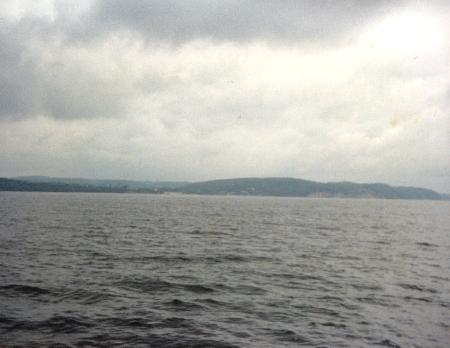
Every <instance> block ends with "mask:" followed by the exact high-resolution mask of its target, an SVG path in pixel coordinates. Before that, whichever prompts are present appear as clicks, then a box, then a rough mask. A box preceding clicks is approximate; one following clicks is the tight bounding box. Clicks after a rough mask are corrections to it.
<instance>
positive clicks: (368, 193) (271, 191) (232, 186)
mask: <svg viewBox="0 0 450 348" xmlns="http://www.w3.org/2000/svg"><path fill="white" fill-rule="evenodd" d="M178 191H180V192H183V193H196V194H213V195H231V194H233V195H254V196H283V197H357V198H364V197H366V198H388V199H434V200H438V199H442V198H443V197H441V195H440V194H439V193H437V192H435V191H433V190H429V189H423V188H416V187H394V186H389V185H386V184H357V183H352V182H335V183H320V182H315V181H309V180H302V179H293V178H242V179H226V180H213V181H205V182H198V183H193V184H189V185H186V186H184V187H181V188H179V189H178Z"/></svg>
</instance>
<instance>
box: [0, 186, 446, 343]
mask: <svg viewBox="0 0 450 348" xmlns="http://www.w3.org/2000/svg"><path fill="white" fill-rule="evenodd" d="M0 347H2V348H5V347H171V348H174V347H179V348H182V347H196V348H198V347H218V348H225V347H230V348H231V347H258V348H264V347H395V348H397V347H420V348H423V347H433V348H439V347H442V348H444V347H445V348H447V347H450V202H448V201H406V200H381V199H329V198H328V199H327V198H277V197H249V196H197V195H181V194H179V195H178V194H172V195H171V194H154V195H152V194H113V193H104V194H102V193H92V194H91V193H31V192H0Z"/></svg>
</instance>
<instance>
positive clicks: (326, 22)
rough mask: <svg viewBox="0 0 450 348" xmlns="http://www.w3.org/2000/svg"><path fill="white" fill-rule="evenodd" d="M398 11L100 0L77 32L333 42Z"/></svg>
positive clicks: (325, 1) (310, 2)
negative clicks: (376, 19) (128, 32)
mask: <svg viewBox="0 0 450 348" xmlns="http://www.w3.org/2000/svg"><path fill="white" fill-rule="evenodd" d="M399 5H401V2H396V4H395V6H399ZM392 7H394V5H393V3H392V2H391V1H386V0H375V1H357V0H344V1H332V0H322V1H315V0H304V1H297V0H282V1H271V0H259V1H252V0H244V1H242V0H239V1H238V0H229V1H222V0H212V1H211V0H191V1H183V0H177V1H165V0H153V1H145V0H103V1H102V0H98V1H96V2H95V3H94V5H93V9H92V11H91V12H90V13H89V14H87V15H86V16H85V18H84V19H85V22H84V25H85V26H86V28H87V31H86V30H85V31H82V30H78V31H75V32H77V33H78V34H81V33H83V34H84V36H86V37H90V36H92V35H94V36H95V35H98V34H99V33H103V34H104V33H110V32H114V31H116V30H118V29H132V30H134V31H137V32H139V33H141V34H142V35H143V37H144V38H146V39H149V40H156V41H169V42H172V43H180V42H186V41H189V40H194V39H212V40H229V41H238V42H242V41H251V40H261V39H262V40H267V41H273V42H279V41H281V42H284V41H300V42H305V41H307V40H323V39H326V40H329V41H330V40H332V39H336V38H340V37H341V36H342V35H344V34H346V33H348V32H349V31H351V30H354V29H355V27H358V26H360V25H362V24H364V23H366V22H367V21H368V20H370V19H371V18H373V17H376V16H378V15H380V14H382V13H384V12H386V11H388V10H389V9H390V8H392Z"/></svg>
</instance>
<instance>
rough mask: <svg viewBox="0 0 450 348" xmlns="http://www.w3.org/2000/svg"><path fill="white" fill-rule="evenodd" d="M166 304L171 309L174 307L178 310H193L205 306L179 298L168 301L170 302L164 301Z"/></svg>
mask: <svg viewBox="0 0 450 348" xmlns="http://www.w3.org/2000/svg"><path fill="white" fill-rule="evenodd" d="M164 305H165V306H167V307H168V308H170V309H174V310H177V311H192V310H201V309H203V306H201V305H199V304H196V303H191V302H186V301H182V300H179V299H177V298H176V299H174V300H172V301H168V302H166V303H164Z"/></svg>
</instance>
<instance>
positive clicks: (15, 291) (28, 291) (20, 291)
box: [0, 284, 51, 296]
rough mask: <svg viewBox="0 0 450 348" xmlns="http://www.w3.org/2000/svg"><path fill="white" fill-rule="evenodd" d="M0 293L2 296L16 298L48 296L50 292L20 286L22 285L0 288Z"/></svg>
mask: <svg viewBox="0 0 450 348" xmlns="http://www.w3.org/2000/svg"><path fill="white" fill-rule="evenodd" d="M0 292H2V294H3V295H7V296H8V295H9V296H17V295H28V296H39V295H46V294H50V293H51V291H50V290H47V289H44V288H40V287H38V286H31V285H22V284H8V285H2V286H0Z"/></svg>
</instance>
